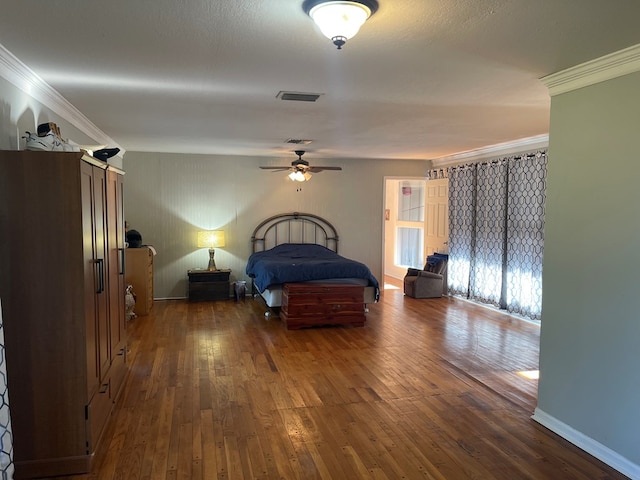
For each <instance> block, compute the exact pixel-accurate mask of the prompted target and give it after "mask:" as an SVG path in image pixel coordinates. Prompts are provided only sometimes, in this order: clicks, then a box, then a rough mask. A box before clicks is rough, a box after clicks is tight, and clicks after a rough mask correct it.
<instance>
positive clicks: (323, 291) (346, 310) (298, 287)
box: [280, 283, 366, 330]
mask: <svg viewBox="0 0 640 480" xmlns="http://www.w3.org/2000/svg"><path fill="white" fill-rule="evenodd" d="M364 309H365V306H364V287H361V286H358V285H332V284H322V283H285V284H284V287H283V289H282V306H281V310H280V318H281V319H282V321H283V322H284V323H285V325H286V326H287V329H289V330H294V329H298V328H304V327H315V326H323V325H353V326H356V327H362V326H364V322H365V320H366V319H365V316H364Z"/></svg>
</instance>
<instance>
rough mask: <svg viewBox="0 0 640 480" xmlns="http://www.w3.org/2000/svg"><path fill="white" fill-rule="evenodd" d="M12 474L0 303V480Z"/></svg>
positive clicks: (10, 434)
mask: <svg viewBox="0 0 640 480" xmlns="http://www.w3.org/2000/svg"><path fill="white" fill-rule="evenodd" d="M13 472H14V465H13V431H12V429H11V414H10V412H9V389H8V387H7V364H6V357H5V349H4V323H3V322H2V304H1V303H0V475H1V478H2V480H12V479H13Z"/></svg>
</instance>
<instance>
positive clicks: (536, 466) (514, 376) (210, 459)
mask: <svg viewBox="0 0 640 480" xmlns="http://www.w3.org/2000/svg"><path fill="white" fill-rule="evenodd" d="M264 312H265V308H264V307H263V304H262V301H261V300H259V299H247V300H245V301H240V302H234V301H232V300H230V301H219V302H205V303H188V302H185V301H166V302H156V303H155V306H154V308H153V310H152V314H151V315H149V316H147V317H138V318H137V319H135V320H133V321H131V322H130V356H129V359H130V363H131V372H130V376H129V378H128V380H127V384H126V386H125V390H124V392H123V394H122V397H121V399H120V403H119V405H118V407H117V409H116V411H115V414H114V415H115V418H114V419H113V420H114V421H113V422H112V426H111V427H110V428H109V429H108V431H107V432H106V434H105V437H104V444H103V447H104V448H103V451H104V454H101V456H100V457H98V458H97V459H96V462H95V471H94V472H92V473H91V474H90V475H83V476H76V477H68V478H73V479H74V480H79V479H103V480H111V479H126V480H132V479H152V480H155V479H218V480H221V479H305V480H306V479H316V478H318V479H320V478H322V479H365V478H366V479H368V478H372V479H393V480H395V479H417V478H425V479H441V480H442V479H447V480H452V479H453V480H455V479H504V480H513V479H554V480H557V479H583V480H594V479H623V478H626V477H624V476H623V475H621V474H619V473H617V472H616V471H614V470H612V469H611V468H609V467H607V466H606V465H604V464H603V463H601V462H600V461H598V460H596V459H595V458H593V457H591V456H590V455H588V454H586V453H584V452H583V451H581V450H580V449H578V448H577V447H575V446H573V445H571V444H570V443H568V442H567V441H565V440H563V439H562V438H560V437H558V436H556V435H555V434H553V433H552V432H550V431H548V430H546V429H545V428H544V427H542V426H540V425H539V424H537V423H536V422H534V421H533V420H531V419H530V416H531V414H532V413H533V409H534V407H535V405H536V392H537V381H536V380H535V379H533V380H532V379H528V378H526V377H525V376H523V375H522V374H521V372H530V371H535V370H537V368H538V343H539V329H538V327H537V326H536V325H533V324H531V323H528V322H525V321H521V320H518V319H514V318H512V317H510V316H508V315H505V314H502V313H498V312H495V311H493V310H490V309H487V308H483V307H479V306H475V305H473V304H470V303H468V302H465V301H462V300H459V299H453V298H442V299H426V300H416V299H412V298H408V297H404V295H403V293H402V290H401V289H396V290H386V291H385V292H384V294H383V295H382V298H381V301H380V303H378V304H375V305H371V306H370V311H369V313H368V315H367V323H366V325H365V326H364V327H362V328H357V327H356V328H344V327H332V328H314V329H305V330H297V331H287V330H286V329H285V328H284V327H283V325H282V324H281V323H280V321H279V319H278V318H277V317H272V318H270V319H266V318H265V316H264Z"/></svg>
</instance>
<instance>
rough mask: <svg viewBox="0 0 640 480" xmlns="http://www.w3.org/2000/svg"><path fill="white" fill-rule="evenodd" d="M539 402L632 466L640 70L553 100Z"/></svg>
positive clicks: (638, 352)
mask: <svg viewBox="0 0 640 480" xmlns="http://www.w3.org/2000/svg"><path fill="white" fill-rule="evenodd" d="M546 209H547V213H546V227H545V253H544V273H543V282H544V283H543V285H544V294H543V314H542V322H541V325H542V327H541V343H540V374H541V377H540V383H539V399H538V402H539V403H538V408H539V409H540V410H542V411H543V412H545V413H547V414H548V415H551V416H552V417H554V418H555V419H557V420H559V421H560V422H563V423H564V424H566V425H568V426H570V427H572V428H573V429H575V430H577V431H578V432H581V433H582V434H584V435H586V436H587V437H589V438H591V439H593V440H595V441H597V442H599V443H600V444H602V445H604V446H606V447H608V448H610V449H612V450H614V451H615V452H617V453H618V454H620V455H622V456H623V457H625V458H626V459H627V460H629V461H631V462H633V463H635V464H636V465H638V464H640V447H639V446H640V73H634V74H630V75H626V76H623V77H619V78H616V79H613V80H609V81H606V82H602V83H598V84H595V85H592V86H589V87H585V88H581V89H578V90H575V91H572V92H569V93H564V94H561V95H557V96H555V97H553V98H552V101H551V129H550V139H549V169H548V190H547V207H546Z"/></svg>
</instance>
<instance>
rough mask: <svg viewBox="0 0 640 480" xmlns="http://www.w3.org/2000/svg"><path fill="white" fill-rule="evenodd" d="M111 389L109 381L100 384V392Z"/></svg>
mask: <svg viewBox="0 0 640 480" xmlns="http://www.w3.org/2000/svg"><path fill="white" fill-rule="evenodd" d="M108 391H109V384H108V383H103V384H102V385H101V386H100V390H98V393H107V392H108Z"/></svg>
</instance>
